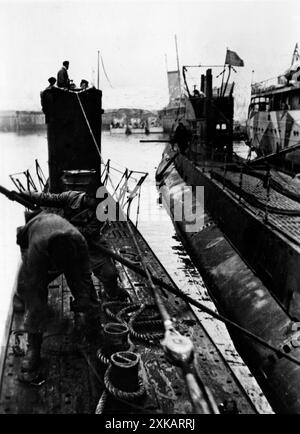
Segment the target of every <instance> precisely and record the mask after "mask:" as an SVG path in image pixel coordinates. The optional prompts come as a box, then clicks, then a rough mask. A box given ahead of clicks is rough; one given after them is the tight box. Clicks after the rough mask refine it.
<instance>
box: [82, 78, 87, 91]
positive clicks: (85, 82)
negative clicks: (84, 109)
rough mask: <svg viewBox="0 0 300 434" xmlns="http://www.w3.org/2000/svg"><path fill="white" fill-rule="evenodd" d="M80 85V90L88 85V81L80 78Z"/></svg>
mask: <svg viewBox="0 0 300 434" xmlns="http://www.w3.org/2000/svg"><path fill="white" fill-rule="evenodd" d="M80 87H81V89H82V90H85V89H87V88H88V87H89V82H88V81H87V80H84V79H82V80H81V82H80Z"/></svg>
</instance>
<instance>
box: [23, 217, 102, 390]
mask: <svg viewBox="0 0 300 434" xmlns="http://www.w3.org/2000/svg"><path fill="white" fill-rule="evenodd" d="M17 242H18V244H19V245H20V247H21V249H22V265H21V268H20V271H19V274H18V282H17V293H18V294H19V295H20V296H21V299H22V300H23V301H24V303H25V316H24V328H25V330H26V332H27V334H28V340H27V352H26V355H25V357H24V358H23V360H22V362H21V373H20V375H19V379H20V380H21V381H26V382H30V381H31V380H32V375H35V374H33V373H35V372H36V371H37V370H38V368H39V366H40V362H41V359H40V352H41V345H42V337H43V332H44V331H45V329H46V327H47V322H48V319H49V311H48V305H47V302H48V284H49V283H50V282H51V281H52V280H53V279H54V278H55V277H56V276H58V275H60V274H62V273H64V275H65V277H66V280H67V283H68V286H69V288H70V291H71V293H72V295H73V297H74V303H73V311H74V312H75V321H76V319H77V318H80V316H79V315H84V317H85V318H89V319H91V320H92V318H93V316H94V315H95V314H96V315H97V314H98V312H99V310H98V308H99V305H98V303H97V301H96V300H97V295H96V291H95V289H94V286H93V282H92V279H91V271H90V263H89V255H88V246H87V242H86V240H85V238H84V237H83V236H82V234H81V233H80V232H79V231H78V229H76V228H75V227H74V226H73V225H72V224H71V223H69V222H68V221H67V220H65V219H64V218H62V217H60V216H59V215H57V214H51V213H44V212H41V213H40V214H38V215H37V216H35V217H33V218H32V219H31V220H30V221H29V222H28V223H27V224H26V225H25V226H23V227H22V228H20V230H19V231H18V234H17ZM94 317H95V316H94Z"/></svg>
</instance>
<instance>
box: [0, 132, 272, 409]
mask: <svg viewBox="0 0 300 434" xmlns="http://www.w3.org/2000/svg"><path fill="white" fill-rule="evenodd" d="M142 138H143V139H145V138H147V137H145V136H142V135H141V136H140V135H134V134H133V135H131V136H128V137H127V136H124V135H110V133H108V132H107V133H106V132H104V134H103V136H102V156H103V158H104V160H105V161H106V160H107V158H110V159H111V165H112V166H113V167H114V168H116V169H117V170H119V171H122V170H123V169H124V167H127V168H129V169H135V170H139V171H145V172H148V173H149V175H148V177H147V178H146V181H145V183H144V185H143V188H142V196H141V207H140V215H139V229H140V231H141V232H142V234H143V235H144V237H145V238H146V240H147V241H148V243H149V245H150V246H151V247H152V249H153V250H154V252H155V253H156V255H157V256H158V258H159V259H160V260H161V262H162V263H163V265H164V266H165V268H166V269H167V271H168V272H169V274H170V275H171V277H172V278H173V280H174V281H175V282H176V284H177V285H178V286H179V287H180V288H181V289H182V290H184V291H185V292H187V293H188V294H190V295H191V296H192V297H194V298H195V299H197V300H200V301H202V302H203V303H205V304H206V305H207V306H208V307H210V308H212V309H214V306H213V304H212V302H211V300H210V298H209V296H208V294H207V290H206V288H205V285H204V284H203V281H202V278H201V276H200V275H199V273H198V271H197V270H196V269H195V267H194V266H193V264H192V263H191V261H190V260H189V258H188V256H187V255H186V253H185V251H184V249H183V247H182V245H181V243H180V242H179V240H178V239H177V237H176V235H175V233H174V228H173V225H172V223H171V221H170V218H169V216H168V215H167V213H166V211H165V210H164V209H163V208H162V206H161V205H160V204H159V203H158V200H157V199H158V194H157V191H156V187H155V168H156V166H157V165H158V163H159V161H160V158H161V154H162V152H163V149H164V146H165V145H164V143H140V142H139V140H140V139H142ZM155 138H157V139H163V138H164V136H163V135H151V136H148V139H155ZM165 138H166V137H165ZM236 151H237V152H238V153H239V154H242V155H244V153H245V152H246V150H245V147H244V146H243V144H239V145H238V146H237V149H236ZM36 158H37V159H38V161H39V163H40V165H41V167H42V169H43V171H44V173H45V175H46V176H47V171H48V170H47V141H46V133H45V132H41V133H35V134H26V135H17V134H15V133H0V165H1V166H0V184H1V185H3V186H5V187H7V188H8V189H14V186H13V184H12V182H11V180H10V179H9V175H10V174H13V173H16V172H21V171H24V170H26V169H29V170H30V171H31V173H32V175H33V176H34V173H35V172H34V160H35V159H36ZM112 175H114V176H113V181H114V182H115V185H116V183H117V181H118V179H119V177H120V176H121V175H120V173H119V172H117V171H112ZM0 207H1V211H2V212H1V226H0V228H1V229H0V234H1V235H0V284H1V291H0V339H1V342H2V339H3V335H4V329H5V322H6V318H7V313H8V309H9V306H10V301H11V296H12V289H13V285H14V279H15V272H16V268H17V264H18V260H19V249H18V246H17V245H16V243H15V233H16V227H17V226H20V225H22V224H23V221H24V220H23V208H22V206H20V205H18V204H16V203H13V202H10V201H8V200H7V199H6V198H5V197H4V196H2V195H0ZM135 209H136V208H135V207H134V206H133V212H132V219H133V220H135V219H134V217H135ZM195 314H196V315H198V316H199V318H200V320H201V321H202V323H203V324H204V326H205V327H206V329H207V331H208V332H209V334H210V335H211V337H212V338H213V339H214V341H215V342H216V343H217V345H218V347H219V350H220V351H221V352H222V354H223V356H224V357H225V358H227V360H228V362H229V363H230V365H231V368H232V369H233V371H234V372H235V373H236V375H237V376H238V377H239V378H240V380H241V381H242V383H243V384H244V387H245V389H246V390H247V391H248V393H249V394H250V396H251V397H252V398H253V399H254V400H255V403H256V406H257V408H258V409H259V411H260V412H262V413H269V412H270V411H271V410H270V408H269V406H268V404H267V403H266V401H265V399H264V397H263V396H262V393H261V391H260V389H259V387H258V386H257V384H256V382H255V380H254V379H253V378H252V375H251V374H250V373H249V371H248V369H247V367H245V365H244V364H243V362H242V360H241V359H240V358H239V356H238V355H237V353H236V351H235V349H234V347H233V345H232V342H231V340H230V338H229V335H228V333H227V331H226V329H225V327H224V326H223V325H222V324H220V323H218V322H216V321H214V320H212V319H211V317H209V316H208V315H206V314H203V313H201V312H195Z"/></svg>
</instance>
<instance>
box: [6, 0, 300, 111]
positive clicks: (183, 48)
mask: <svg viewBox="0 0 300 434" xmlns="http://www.w3.org/2000/svg"><path fill="white" fill-rule="evenodd" d="M299 18H300V1H298V0H284V1H279V0H278V1H277V0H272V1H271V0H270V1H259V0H258V1H256V0H255V1H253V0H252V1H250V0H249V1H248V0H235V1H225V0H223V1H221V0H219V1H214V0H209V1H202V0H194V1H189V0H181V1H176V0H175V1H174V0H160V1H158V0H157V1H153V0H138V1H127V0H109V1H105V0H97V1H91V0H77V1H67V0H59V1H56V0H52V1H43V0H39V1H38V0H36V1H29V0H23V1H21V0H20V1H16V0H9V1H8V2H6V1H3V0H0V53H1V54H0V56H1V66H0V109H1V110H4V109H32V110H36V109H39V108H40V105H39V92H40V90H42V89H43V88H45V87H46V86H47V84H48V83H47V79H48V78H49V77H50V76H56V74H57V71H58V69H59V68H60V67H61V64H62V62H63V60H69V61H70V68H69V76H70V78H71V79H73V80H74V81H75V83H77V84H79V82H80V80H81V79H82V78H85V79H87V80H88V81H90V82H93V81H94V84H97V52H98V51H99V52H100V55H101V57H102V59H103V62H104V66H105V70H106V72H107V75H108V78H109V81H110V83H109V82H108V80H107V79H106V77H105V74H104V71H103V69H102V67H100V88H101V89H102V90H103V105H104V108H118V107H139V108H148V109H155V108H156V109H159V108H162V107H163V106H164V105H166V104H167V102H168V89H167V75H166V69H167V68H168V69H169V70H172V69H176V65H177V64H176V50H175V35H176V36H177V43H178V54H179V63H180V66H182V65H191V64H200V63H202V64H223V62H224V59H225V53H226V48H229V49H231V50H233V51H235V52H237V53H238V55H239V56H240V57H241V58H242V59H243V60H244V63H245V67H244V68H237V74H235V77H234V78H235V79H236V81H237V83H238V85H237V87H236V93H237V95H238V98H239V100H240V103H241V104H244V105H245V106H246V105H247V104H248V99H249V92H250V83H251V80H254V81H260V80H264V79H267V78H269V77H274V76H276V75H278V74H280V73H282V72H283V71H284V70H286V69H287V68H288V67H289V66H290V63H291V57H292V53H293V50H294V47H295V44H296V42H300V30H299V22H300V19H299ZM191 71H192V72H191V73H190V74H191V75H190V77H189V78H190V79H192V80H193V79H194V80H195V83H198V82H199V77H198V74H196V70H191ZM252 71H254V72H252Z"/></svg>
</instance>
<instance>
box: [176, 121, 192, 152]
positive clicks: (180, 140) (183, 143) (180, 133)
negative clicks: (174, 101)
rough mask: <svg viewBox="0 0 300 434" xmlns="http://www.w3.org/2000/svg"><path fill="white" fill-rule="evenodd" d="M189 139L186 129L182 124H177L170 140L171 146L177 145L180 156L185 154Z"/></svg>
mask: <svg viewBox="0 0 300 434" xmlns="http://www.w3.org/2000/svg"><path fill="white" fill-rule="evenodd" d="M189 137H190V135H189V132H188V130H187V128H186V127H185V126H184V125H183V123H182V122H179V124H178V126H177V128H176V130H175V133H174V136H173V139H172V144H173V145H174V144H175V143H177V145H178V148H179V151H180V152H181V153H182V154H185V152H186V150H187V147H188V143H189Z"/></svg>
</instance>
